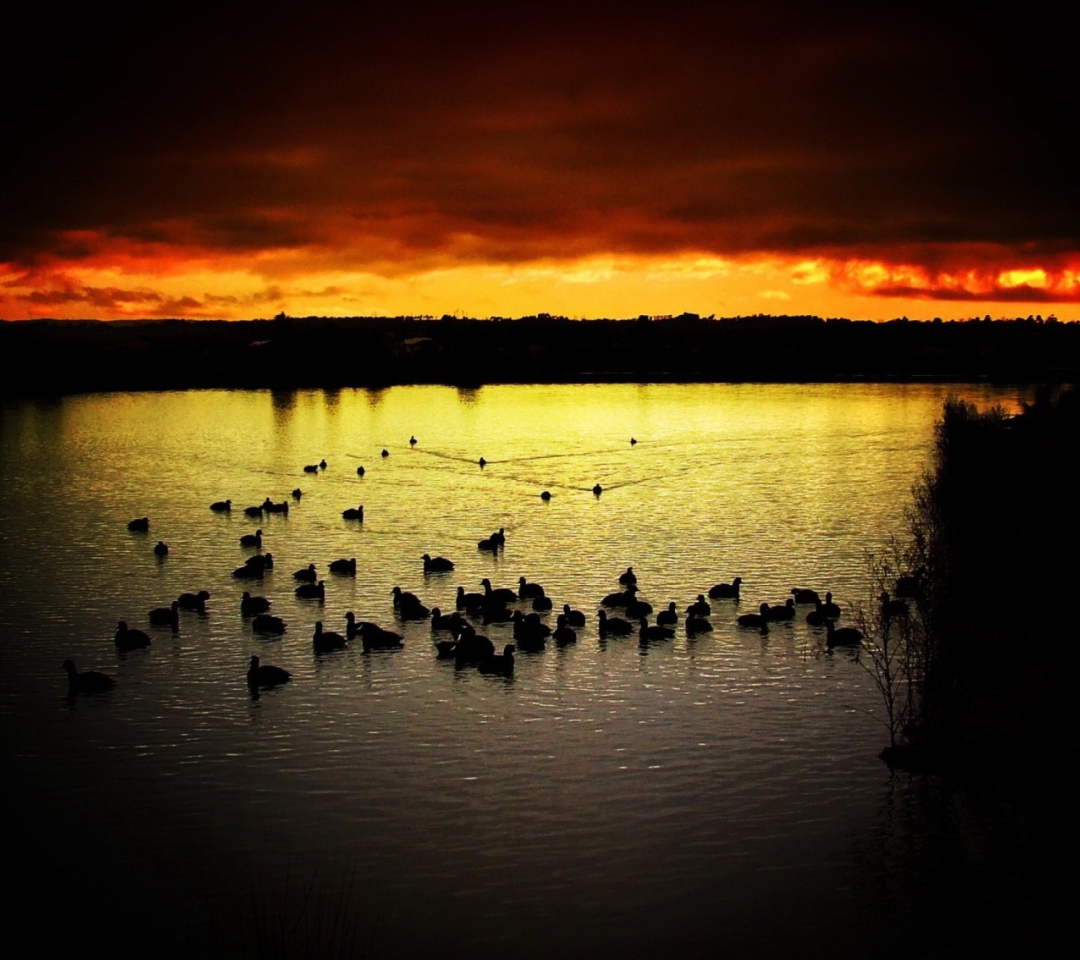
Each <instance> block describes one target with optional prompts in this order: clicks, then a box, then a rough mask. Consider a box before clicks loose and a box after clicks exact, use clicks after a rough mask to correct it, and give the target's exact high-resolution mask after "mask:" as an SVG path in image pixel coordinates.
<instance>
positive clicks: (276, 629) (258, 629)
mask: <svg viewBox="0 0 1080 960" xmlns="http://www.w3.org/2000/svg"><path fill="white" fill-rule="evenodd" d="M251 629H252V630H253V631H254V632H255V633H274V634H278V635H279V636H280V635H281V634H283V633H284V632H285V621H284V620H282V619H281V617H273V616H271V615H270V614H268V613H260V614H259V615H258V616H256V617H255V619H254V620H252V621H251Z"/></svg>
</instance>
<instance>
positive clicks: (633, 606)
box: [626, 588, 652, 620]
mask: <svg viewBox="0 0 1080 960" xmlns="http://www.w3.org/2000/svg"><path fill="white" fill-rule="evenodd" d="M635 589H636V588H635ZM650 613H652V604H651V603H649V602H648V601H647V600H639V599H638V598H637V596H635V595H632V596H631V598H630V602H629V603H627V604H626V616H627V618H628V619H630V620H640V619H641V618H642V617H647V616H648V615H649V614H650Z"/></svg>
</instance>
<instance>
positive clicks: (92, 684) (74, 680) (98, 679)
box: [61, 660, 116, 693]
mask: <svg viewBox="0 0 1080 960" xmlns="http://www.w3.org/2000/svg"><path fill="white" fill-rule="evenodd" d="M61 666H62V667H63V668H64V669H65V670H66V671H67V675H68V689H69V690H70V691H71V692H72V693H102V692H103V691H105V690H111V689H112V688H113V687H115V686H116V681H115V680H114V679H113V678H112V677H110V676H109V675H108V674H106V673H98V672H97V671H96V670H85V671H83V672H82V673H79V671H78V670H76V669H75V664H74V663H72V662H71V661H70V660H65V661H64V662H63V663H62V664H61Z"/></svg>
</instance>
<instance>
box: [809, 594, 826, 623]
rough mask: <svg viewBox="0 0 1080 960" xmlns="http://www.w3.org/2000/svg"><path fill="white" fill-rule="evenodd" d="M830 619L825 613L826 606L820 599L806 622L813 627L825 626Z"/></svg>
mask: <svg viewBox="0 0 1080 960" xmlns="http://www.w3.org/2000/svg"><path fill="white" fill-rule="evenodd" d="M828 619H829V618H828V617H827V616H826V615H825V607H824V605H823V604H822V602H821V601H820V600H818V602H817V603H815V604H814V609H813V610H811V611H810V612H809V613H808V614H807V615H806V622H807V623H808V624H810V626H812V627H823V626H825V621H827V620H828Z"/></svg>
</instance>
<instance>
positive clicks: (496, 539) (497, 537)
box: [490, 527, 506, 547]
mask: <svg viewBox="0 0 1080 960" xmlns="http://www.w3.org/2000/svg"><path fill="white" fill-rule="evenodd" d="M490 539H491V542H492V543H496V544H498V545H499V546H500V547H505V546H506V527H499V530H498V532H497V533H493V534H492V535H491V537H490Z"/></svg>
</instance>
